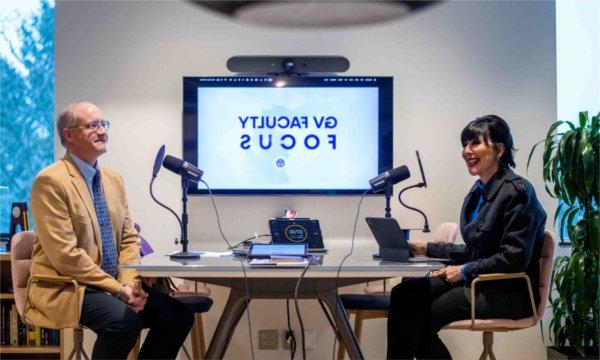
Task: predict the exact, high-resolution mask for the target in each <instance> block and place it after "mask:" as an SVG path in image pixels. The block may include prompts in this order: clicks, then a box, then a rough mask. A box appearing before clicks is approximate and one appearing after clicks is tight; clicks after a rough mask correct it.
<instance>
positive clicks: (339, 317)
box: [317, 290, 364, 359]
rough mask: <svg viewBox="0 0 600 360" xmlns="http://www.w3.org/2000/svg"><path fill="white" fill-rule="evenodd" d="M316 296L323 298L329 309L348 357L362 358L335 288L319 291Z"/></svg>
mask: <svg viewBox="0 0 600 360" xmlns="http://www.w3.org/2000/svg"><path fill="white" fill-rule="evenodd" d="M317 297H318V298H319V299H320V300H323V302H324V303H325V304H327V307H328V308H329V310H330V311H331V315H332V316H333V319H334V320H335V323H336V325H337V328H338V330H339V334H340V338H341V341H342V343H343V344H344V346H345V347H346V350H347V351H348V356H349V357H350V359H364V356H363V354H362V352H361V351H360V346H359V345H358V341H356V338H355V337H354V333H353V332H352V327H351V326H350V321H348V317H347V316H346V310H344V306H343V305H342V301H341V300H340V297H339V296H338V294H337V292H336V291H335V290H329V291H321V292H319V293H318V294H317ZM333 331H334V332H335V329H333Z"/></svg>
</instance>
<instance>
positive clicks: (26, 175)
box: [0, 0, 54, 233]
mask: <svg viewBox="0 0 600 360" xmlns="http://www.w3.org/2000/svg"><path fill="white" fill-rule="evenodd" d="M0 14H1V15H0V36H1V38H0V70H1V71H0V76H1V79H0V94H1V96H0V232H1V233H8V231H9V227H10V210H11V209H10V204H11V203H12V202H24V201H27V203H28V204H29V193H30V191H31V184H32V183H33V180H34V178H35V176H36V174H37V173H38V172H39V171H40V170H41V169H42V168H44V167H45V166H47V165H49V164H50V163H51V162H52V161H53V158H54V140H53V139H54V130H53V123H54V121H53V113H54V109H53V107H54V2H53V1H52V0H9V1H4V0H3V1H2V2H0ZM28 208H29V206H28ZM31 220H32V219H31V217H30V224H32V222H31Z"/></svg>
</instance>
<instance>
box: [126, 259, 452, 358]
mask: <svg viewBox="0 0 600 360" xmlns="http://www.w3.org/2000/svg"><path fill="white" fill-rule="evenodd" d="M344 255H345V254H344V253H341V252H338V251H336V252H335V253H332V254H325V255H324V256H323V258H322V263H321V264H315V265H311V266H310V268H309V269H308V271H307V272H306V274H305V275H304V278H303V279H302V282H301V285H300V288H299V291H298V297H299V298H303V299H317V300H319V301H321V302H322V303H324V304H326V305H327V307H328V308H329V311H330V312H331V314H332V317H333V319H334V321H335V326H333V324H332V326H333V327H334V332H335V333H336V336H337V337H338V340H339V341H340V342H341V343H343V344H344V346H345V347H346V349H347V351H348V355H349V356H350V358H352V359H362V358H363V355H362V352H361V350H360V347H359V345H358V342H357V341H356V338H355V337H354V333H353V332H352V328H351V327H350V323H349V321H348V318H347V316H346V312H345V310H344V307H343V306H342V303H341V301H340V298H339V296H338V293H337V289H338V288H339V287H343V286H349V285H355V284H361V283H365V282H368V281H376V280H381V279H388V278H394V277H400V276H424V275H426V274H427V272H429V271H431V270H436V269H439V268H441V267H442V266H443V265H441V264H439V263H397V262H386V261H374V260H373V259H372V257H371V254H364V255H353V256H351V257H349V258H348V259H347V260H346V262H345V263H344V265H343V267H342V269H341V271H340V274H339V278H338V277H337V276H336V274H337V270H338V267H339V265H340V262H341V261H342V258H343V257H344ZM243 261H244V264H245V269H246V278H244V272H243V271H242V266H241V262H242V260H240V259H237V258H232V257H221V258H214V257H212V258H210V257H203V258H201V259H199V260H178V261H173V260H171V259H170V258H169V257H168V256H166V255H164V254H156V253H154V254H150V255H148V256H146V257H144V258H143V259H142V262H141V264H139V265H129V266H127V267H131V268H134V269H136V270H138V271H139V273H140V274H141V275H142V276H148V277H163V276H170V277H177V278H182V279H190V280H196V281H201V282H205V283H208V284H213V285H219V286H226V287H229V288H230V289H231V291H230V293H229V298H228V300H227V304H226V305H225V308H224V309H223V313H222V314H221V318H220V319H219V323H218V325H217V328H216V329H215V333H214V335H213V338H212V340H211V342H210V346H209V347H208V350H207V353H206V357H207V358H208V359H216V358H219V359H221V358H223V356H224V355H225V350H226V349H227V346H228V344H229V341H230V339H231V336H232V335H233V332H234V330H235V327H236V325H237V323H238V322H239V320H240V318H241V316H242V314H243V313H244V311H245V310H246V306H247V303H248V301H250V299H293V298H294V289H295V287H296V283H297V281H298V278H299V276H300V274H301V273H302V270H303V268H251V267H250V266H249V265H248V264H247V263H246V262H245V261H246V260H243Z"/></svg>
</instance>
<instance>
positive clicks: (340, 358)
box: [337, 310, 354, 360]
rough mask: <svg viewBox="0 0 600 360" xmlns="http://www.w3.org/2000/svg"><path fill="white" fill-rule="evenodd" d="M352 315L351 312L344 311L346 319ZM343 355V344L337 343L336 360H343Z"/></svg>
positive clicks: (344, 351)
mask: <svg viewBox="0 0 600 360" xmlns="http://www.w3.org/2000/svg"><path fill="white" fill-rule="evenodd" d="M352 313H354V311H353V310H346V316H347V317H348V318H350V315H352ZM345 353H346V349H345V348H344V344H343V343H342V342H341V341H339V347H338V354H337V360H344V357H345V356H346V354H345Z"/></svg>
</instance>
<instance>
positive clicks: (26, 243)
mask: <svg viewBox="0 0 600 360" xmlns="http://www.w3.org/2000/svg"><path fill="white" fill-rule="evenodd" d="M34 238H35V235H34V233H33V231H22V232H20V233H16V234H15V235H14V236H13V237H12V240H11V241H12V242H11V253H10V264H11V275H12V283H13V288H14V295H15V304H16V306H17V311H18V312H19V315H21V317H22V316H23V310H24V309H25V302H26V300H27V283H28V281H29V277H30V272H29V269H30V268H31V253H32V252H33V241H34ZM32 281H39V282H50V283H57V282H58V283H62V284H67V285H72V286H73V287H74V288H75V293H76V294H77V293H79V291H77V288H78V287H79V284H78V283H77V281H75V280H73V279H71V278H69V277H66V276H45V277H41V276H40V277H35V278H33V279H32ZM73 311H77V312H78V311H79V309H78V308H77V309H73ZM78 317H79V314H78ZM33 325H35V324H33ZM62 333H63V331H62V329H61V356H60V357H61V359H62V358H64V354H63V349H64V344H63V341H64V334H62ZM81 357H83V358H85V359H86V360H89V357H88V355H87V354H86V352H85V350H84V349H83V328H81V327H76V328H74V329H73V351H71V354H69V356H68V359H69V360H70V359H73V358H75V359H77V360H80V359H81Z"/></svg>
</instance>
